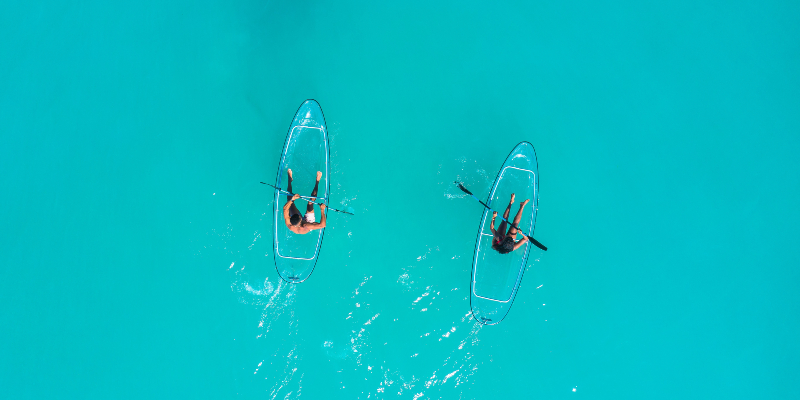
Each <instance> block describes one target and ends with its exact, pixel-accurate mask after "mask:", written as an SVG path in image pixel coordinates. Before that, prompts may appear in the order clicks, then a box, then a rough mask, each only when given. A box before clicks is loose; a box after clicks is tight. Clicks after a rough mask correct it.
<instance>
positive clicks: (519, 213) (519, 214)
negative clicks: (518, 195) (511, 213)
mask: <svg viewBox="0 0 800 400" xmlns="http://www.w3.org/2000/svg"><path fill="white" fill-rule="evenodd" d="M529 201H530V199H528V200H525V201H523V202H522V204H520V205H519V211H517V215H516V216H515V217H514V225H515V226H519V221H521V220H522V210H524V209H525V205H526V204H528V202H529ZM508 234H509V235H513V236H514V237H516V236H517V229H516V228H511V229H509V230H508Z"/></svg>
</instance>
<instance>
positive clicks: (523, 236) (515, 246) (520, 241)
mask: <svg viewBox="0 0 800 400" xmlns="http://www.w3.org/2000/svg"><path fill="white" fill-rule="evenodd" d="M527 241H528V237H527V236H525V235H522V239H520V240H519V242H517V244H515V245H514V250H516V249H518V248H520V247H522V245H523V244H525V242H527ZM512 251H513V250H512Z"/></svg>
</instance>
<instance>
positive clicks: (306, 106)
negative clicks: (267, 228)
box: [273, 100, 330, 283]
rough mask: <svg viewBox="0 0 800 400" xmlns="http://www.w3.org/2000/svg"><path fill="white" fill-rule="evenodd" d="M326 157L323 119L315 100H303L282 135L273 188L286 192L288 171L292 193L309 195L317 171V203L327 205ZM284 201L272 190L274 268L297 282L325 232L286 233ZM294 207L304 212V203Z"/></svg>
mask: <svg viewBox="0 0 800 400" xmlns="http://www.w3.org/2000/svg"><path fill="white" fill-rule="evenodd" d="M329 154H330V151H329V149H328V132H327V128H326V127H325V116H324V115H323V114H322V109H321V108H320V106H319V104H318V103H317V102H316V101H315V100H306V101H305V102H304V103H303V104H302V105H301V106H300V108H299V109H298V110H297V113H296V114H295V116H294V119H293V120H292V124H291V125H290V126H289V132H288V133H287V134H286V141H285V143H284V145H283V152H282V153H281V160H280V163H279V165H278V177H277V178H276V180H275V186H277V187H279V188H282V189H284V190H286V189H287V181H288V176H287V170H288V169H290V168H291V170H292V176H293V179H292V192H294V193H297V194H300V195H303V196H310V195H311V192H312V190H313V189H314V184H315V182H316V177H317V171H320V172H322V179H320V182H319V186H318V189H317V199H318V200H317V201H318V202H324V203H327V202H328V195H329V193H330V184H329V180H328V177H329V176H330V168H329V164H330V163H329V158H330V156H329ZM287 200H288V197H287V196H286V195H284V194H281V193H279V192H278V191H277V190H275V198H274V201H273V204H274V213H273V214H274V221H275V222H274V240H273V250H274V254H275V268H276V269H277V270H278V275H280V277H281V278H282V279H283V280H285V281H287V282H292V283H299V282H303V281H305V280H306V279H308V277H309V276H311V272H312V271H314V266H315V265H316V264H317V257H318V256H319V251H320V247H321V246H322V237H323V235H324V234H325V229H324V228H323V229H319V230H314V231H311V232H309V233H307V234H304V235H299V234H296V233H294V232H292V231H290V230H289V228H287V227H286V223H285V221H284V218H283V206H284V204H286V202H287ZM295 204H296V206H297V208H298V209H299V210H300V212H301V213H305V212H306V202H305V201H303V200H302V199H301V200H298V201H297V202H296V203H295ZM319 213H320V210H319V207H315V210H314V214H315V218H316V222H319V220H320V214H319Z"/></svg>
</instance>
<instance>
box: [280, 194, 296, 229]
mask: <svg viewBox="0 0 800 400" xmlns="http://www.w3.org/2000/svg"><path fill="white" fill-rule="evenodd" d="M299 198H300V195H299V194H296V195H294V196H293V197H292V199H291V200H289V201H287V202H286V204H284V205H283V223H284V224H286V227H291V226H292V224H291V223H290V222H289V209H290V208H292V204H294V201H295V200H297V199H299Z"/></svg>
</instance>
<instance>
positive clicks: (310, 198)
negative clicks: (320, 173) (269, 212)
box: [261, 182, 355, 215]
mask: <svg viewBox="0 0 800 400" xmlns="http://www.w3.org/2000/svg"><path fill="white" fill-rule="evenodd" d="M261 183H263V184H265V185H267V186H272V187H273V188H275V189H276V190H277V191H279V192H281V193H283V194H285V195H287V196H294V193H290V192H287V191H285V190H283V189H281V188H279V187H275V186H273V185H270V184H269V183H264V182H261ZM300 198H301V199H303V200H305V201H307V202H309V203H314V204H319V205H322V204H324V203H318V202H316V201H314V198H313V197H307V196H300ZM325 206H326V207H328V210H331V211H336V212H340V213H343V214H350V215H355V214H353V211H355V210H353V207H347V211H342V210H337V209H335V208H333V207H331V206H329V205H327V204H325Z"/></svg>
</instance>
